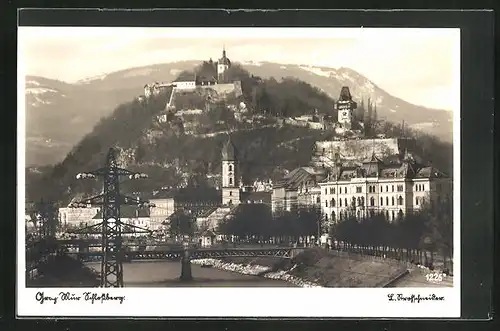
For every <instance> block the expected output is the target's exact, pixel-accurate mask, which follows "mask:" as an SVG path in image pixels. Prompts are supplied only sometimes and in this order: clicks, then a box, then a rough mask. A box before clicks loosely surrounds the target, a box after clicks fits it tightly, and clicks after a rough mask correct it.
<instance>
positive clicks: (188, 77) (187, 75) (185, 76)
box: [173, 72, 196, 83]
mask: <svg viewBox="0 0 500 331" xmlns="http://www.w3.org/2000/svg"><path fill="white" fill-rule="evenodd" d="M195 79H196V74H195V73H193V72H183V73H182V75H181V76H179V77H177V78H176V79H175V80H174V81H173V83H175V82H187V81H194V80H195Z"/></svg>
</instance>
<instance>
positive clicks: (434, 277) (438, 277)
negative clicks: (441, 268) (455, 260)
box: [425, 272, 446, 283]
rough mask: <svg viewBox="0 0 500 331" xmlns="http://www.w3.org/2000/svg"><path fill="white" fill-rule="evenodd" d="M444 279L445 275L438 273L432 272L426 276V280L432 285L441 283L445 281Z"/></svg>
mask: <svg viewBox="0 0 500 331" xmlns="http://www.w3.org/2000/svg"><path fill="white" fill-rule="evenodd" d="M444 277H446V275H445V274H443V273H437V272H432V273H428V274H427V275H425V279H426V280H427V281H428V282H431V283H440V282H442V281H443V279H444Z"/></svg>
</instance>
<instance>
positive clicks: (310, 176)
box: [271, 167, 326, 213]
mask: <svg viewBox="0 0 500 331" xmlns="http://www.w3.org/2000/svg"><path fill="white" fill-rule="evenodd" d="M325 178H326V171H325V170H324V169H318V168H313V167H300V168H297V169H294V170H293V171H291V172H290V173H289V174H287V175H286V176H285V177H284V178H283V179H282V180H280V181H278V182H277V183H276V184H274V185H273V192H272V196H271V210H272V211H273V213H274V212H277V211H280V210H285V211H291V210H293V209H295V208H298V207H299V206H313V205H318V206H319V200H318V197H319V195H318V193H319V185H318V184H319V183H320V182H321V181H323V180H324V179H325Z"/></svg>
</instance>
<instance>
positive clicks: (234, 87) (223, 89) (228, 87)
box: [201, 81, 243, 97]
mask: <svg viewBox="0 0 500 331" xmlns="http://www.w3.org/2000/svg"><path fill="white" fill-rule="evenodd" d="M201 87H202V88H204V89H207V90H214V91H215V92H216V93H217V95H219V96H223V95H226V94H229V93H233V92H234V94H235V96H236V97H239V96H241V95H242V94H243V91H242V89H241V82H240V81H235V82H233V83H228V84H215V85H202V86H201Z"/></svg>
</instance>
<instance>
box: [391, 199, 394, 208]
mask: <svg viewBox="0 0 500 331" xmlns="http://www.w3.org/2000/svg"><path fill="white" fill-rule="evenodd" d="M391 200H392V205H393V206H394V197H392V198H391Z"/></svg>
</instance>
